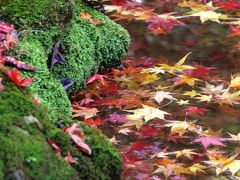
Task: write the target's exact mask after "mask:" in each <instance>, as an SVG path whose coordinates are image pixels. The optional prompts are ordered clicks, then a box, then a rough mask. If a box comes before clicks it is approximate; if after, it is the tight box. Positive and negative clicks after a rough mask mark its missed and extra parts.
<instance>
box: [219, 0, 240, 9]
mask: <svg viewBox="0 0 240 180" xmlns="http://www.w3.org/2000/svg"><path fill="white" fill-rule="evenodd" d="M216 5H217V6H218V7H222V8H223V9H224V10H238V9H239V8H240V2H239V1H238V0H228V1H225V2H222V1H219V0H218V1H217V2H216Z"/></svg>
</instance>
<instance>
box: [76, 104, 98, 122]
mask: <svg viewBox="0 0 240 180" xmlns="http://www.w3.org/2000/svg"><path fill="white" fill-rule="evenodd" d="M72 112H73V113H74V115H73V116H72V117H73V118H76V117H84V119H89V118H92V117H94V116H96V115H97V112H98V110H97V108H87V107H81V106H77V105H73V106H72Z"/></svg>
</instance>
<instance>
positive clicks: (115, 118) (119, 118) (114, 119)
mask: <svg viewBox="0 0 240 180" xmlns="http://www.w3.org/2000/svg"><path fill="white" fill-rule="evenodd" d="M106 120H107V121H109V122H111V123H119V124H123V123H126V122H127V121H128V120H127V119H126V116H125V115H122V114H115V113H114V114H110V115H109V117H108V118H106Z"/></svg>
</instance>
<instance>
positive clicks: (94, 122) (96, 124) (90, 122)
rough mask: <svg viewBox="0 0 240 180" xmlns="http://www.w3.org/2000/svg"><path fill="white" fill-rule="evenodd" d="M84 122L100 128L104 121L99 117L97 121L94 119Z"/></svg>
mask: <svg viewBox="0 0 240 180" xmlns="http://www.w3.org/2000/svg"><path fill="white" fill-rule="evenodd" d="M84 122H85V123H86V124H87V125H89V126H99V125H101V124H102V123H103V120H101V119H100V118H99V117H97V119H96V120H93V119H86V120H84Z"/></svg>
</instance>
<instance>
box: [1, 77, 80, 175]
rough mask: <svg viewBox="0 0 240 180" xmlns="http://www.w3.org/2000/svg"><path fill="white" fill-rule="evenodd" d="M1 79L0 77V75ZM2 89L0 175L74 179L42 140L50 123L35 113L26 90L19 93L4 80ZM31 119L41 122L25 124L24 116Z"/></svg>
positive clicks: (66, 165)
mask: <svg viewBox="0 0 240 180" xmlns="http://www.w3.org/2000/svg"><path fill="white" fill-rule="evenodd" d="M1 77H3V75H2V74H1ZM3 82H4V86H5V90H3V91H1V92H0V102H1V103H0V111H1V114H0V119H1V121H0V136H1V138H0V143H1V146H0V159H1V163H3V164H4V166H2V167H1V163H0V170H1V171H0V175H2V176H3V175H4V176H5V178H7V177H6V176H11V174H12V173H14V172H19V173H21V174H24V176H25V177H27V178H26V179H29V178H33V179H43V177H46V178H45V179H59V178H61V177H66V179H69V178H70V179H71V178H73V179H76V178H77V177H78V175H77V172H76V171H75V170H74V169H72V168H71V166H69V165H68V164H67V163H65V162H64V160H63V159H62V158H58V157H56V155H55V154H54V152H53V150H52V148H51V147H50V146H49V144H48V143H47V141H46V136H45V130H47V129H48V128H53V125H52V122H51V121H49V120H48V119H47V118H46V117H47V116H43V115H41V113H39V112H40V111H42V110H41V108H40V109H36V108H35V106H34V104H33V103H32V98H31V97H30V96H28V95H27V91H24V92H21V91H20V89H18V88H17V87H16V86H15V85H14V84H13V83H11V82H8V80H7V79H6V78H4V81H3ZM30 115H32V116H34V117H36V118H37V119H38V120H39V122H41V123H42V125H43V127H47V128H44V129H43V130H40V129H38V127H37V126H36V124H31V125H28V124H27V123H26V122H25V120H24V118H23V117H24V116H30Z"/></svg>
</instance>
